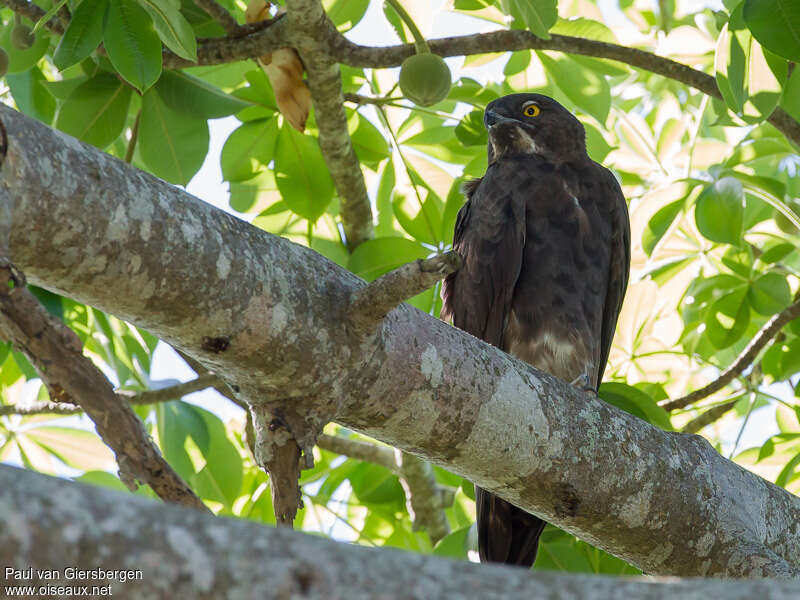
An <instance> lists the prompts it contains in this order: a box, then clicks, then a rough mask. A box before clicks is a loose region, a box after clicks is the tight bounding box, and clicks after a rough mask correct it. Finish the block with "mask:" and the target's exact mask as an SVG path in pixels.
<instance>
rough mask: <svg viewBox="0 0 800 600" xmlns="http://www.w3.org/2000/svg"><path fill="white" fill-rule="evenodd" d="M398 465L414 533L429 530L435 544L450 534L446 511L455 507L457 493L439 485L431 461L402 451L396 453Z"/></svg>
mask: <svg viewBox="0 0 800 600" xmlns="http://www.w3.org/2000/svg"><path fill="white" fill-rule="evenodd" d="M395 462H396V463H397V465H398V467H399V469H400V485H402V486H403V491H404V492H405V494H406V509H407V510H408V514H409V515H411V520H412V521H413V523H414V530H415V531H416V530H418V529H423V530H425V531H426V532H427V533H428V536H430V538H431V541H432V542H433V543H434V544H435V543H436V542H438V541H439V540H440V539H442V538H443V537H444V536H446V535H447V534H448V533H450V524H449V523H448V522H447V515H446V514H445V512H444V509H445V508H447V507H448V506H450V505H451V504H453V499H454V497H455V493H454V492H453V490H451V489H448V488H445V487H442V486H441V485H439V484H438V483H436V475H435V473H434V472H433V466H431V464H430V463H429V462H427V461H424V460H422V459H421V458H418V457H416V456H414V455H413V454H409V453H408V452H403V451H402V450H395Z"/></svg>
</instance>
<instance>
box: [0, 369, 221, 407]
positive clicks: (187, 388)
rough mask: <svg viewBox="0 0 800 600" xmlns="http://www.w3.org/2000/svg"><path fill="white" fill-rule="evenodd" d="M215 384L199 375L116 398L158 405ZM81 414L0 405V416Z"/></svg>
mask: <svg viewBox="0 0 800 600" xmlns="http://www.w3.org/2000/svg"><path fill="white" fill-rule="evenodd" d="M217 383H219V379H218V378H217V376H216V375H214V374H213V373H209V374H205V375H201V376H200V377H198V378H196V379H192V380H191V381H187V382H185V383H179V384H177V385H172V386H169V387H165V388H161V389H158V390H144V391H141V392H132V391H129V390H120V391H118V392H117V397H119V398H121V399H124V400H126V401H127V402H129V403H130V404H134V405H136V404H140V405H143V404H158V403H160V402H170V401H171V400H177V399H178V398H181V397H183V396H186V395H187V394H191V393H193V392H199V391H200V390H204V389H206V388H208V387H211V386H213V385H215V384H217ZM82 412H83V408H81V407H80V406H79V405H75V404H68V403H67V402H37V403H35V404H31V405H28V406H17V405H14V404H9V405H0V415H41V414H56V415H76V414H79V413H82Z"/></svg>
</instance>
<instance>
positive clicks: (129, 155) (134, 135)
mask: <svg viewBox="0 0 800 600" xmlns="http://www.w3.org/2000/svg"><path fill="white" fill-rule="evenodd" d="M141 118H142V111H141V110H139V112H138V113H136V119H135V120H134V121H133V127H131V139H130V141H129V142H128V148H127V149H126V150H125V162H126V163H128V164H130V162H131V161H132V160H133V152H134V151H135V150H136V141H137V140H138V139H139V120H140V119H141Z"/></svg>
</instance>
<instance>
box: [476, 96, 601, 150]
mask: <svg viewBox="0 0 800 600" xmlns="http://www.w3.org/2000/svg"><path fill="white" fill-rule="evenodd" d="M483 123H484V125H485V126H486V129H487V130H488V131H489V164H492V163H493V162H495V161H496V160H499V159H500V158H502V157H504V156H512V155H520V154H536V155H539V156H542V157H544V158H546V159H548V160H550V161H552V162H572V161H575V160H580V159H583V158H585V157H586V133H585V131H584V129H583V125H581V122H580V121H578V119H576V118H575V116H574V115H573V114H572V113H571V112H569V111H568V110H567V109H566V108H564V107H563V106H561V105H560V104H559V103H558V102H556V101H555V100H553V99H552V98H549V97H547V96H543V95H542V94H510V95H508V96H503V97H502V98H498V99H497V100H492V101H491V102H490V103H489V104H488V105H487V106H486V111H485V112H484V115H483Z"/></svg>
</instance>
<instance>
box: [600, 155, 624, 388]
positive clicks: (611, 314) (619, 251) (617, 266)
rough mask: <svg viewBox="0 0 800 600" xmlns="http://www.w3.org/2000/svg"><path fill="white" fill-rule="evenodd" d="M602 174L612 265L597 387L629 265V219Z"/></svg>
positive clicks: (612, 182) (610, 179)
mask: <svg viewBox="0 0 800 600" xmlns="http://www.w3.org/2000/svg"><path fill="white" fill-rule="evenodd" d="M601 169H602V171H603V172H604V177H605V185H604V186H603V192H604V193H605V194H608V195H609V196H610V197H611V198H613V206H612V210H611V220H612V229H611V263H610V266H609V270H608V287H607V288H606V301H605V304H604V305H603V327H602V332H601V336H600V351H601V353H602V354H601V355H600V362H599V363H598V365H597V369H598V373H597V385H598V386H599V385H600V382H601V381H602V380H603V371H605V368H606V362H607V361H608V354H609V352H610V351H611V342H612V341H613V339H614V331H615V329H616V327H617V317H619V312H620V310H622V300H623V298H624V297H625V289H626V288H627V287H628V276H629V274H630V264H631V226H630V220H629V218H628V205H627V204H626V202H625V197H624V196H623V195H622V190H621V189H620V187H619V183H617V180H616V178H615V177H614V175H613V174H612V173H611V171H608V170H607V169H605V168H603V167H601Z"/></svg>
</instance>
